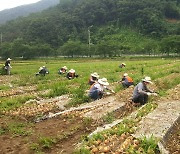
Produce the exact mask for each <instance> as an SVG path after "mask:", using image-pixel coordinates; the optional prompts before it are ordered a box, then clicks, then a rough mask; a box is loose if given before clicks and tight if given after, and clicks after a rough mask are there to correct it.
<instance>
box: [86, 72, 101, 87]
mask: <svg viewBox="0 0 180 154" xmlns="http://www.w3.org/2000/svg"><path fill="white" fill-rule="evenodd" d="M98 79H99V74H98V73H96V72H94V73H92V74H91V76H90V78H89V80H88V84H89V85H93V84H94V83H95V82H97V81H98Z"/></svg>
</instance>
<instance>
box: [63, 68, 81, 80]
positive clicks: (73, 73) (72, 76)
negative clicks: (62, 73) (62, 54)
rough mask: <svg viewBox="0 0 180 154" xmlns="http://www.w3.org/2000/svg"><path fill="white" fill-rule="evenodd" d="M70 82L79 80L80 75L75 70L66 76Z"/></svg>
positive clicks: (71, 70)
mask: <svg viewBox="0 0 180 154" xmlns="http://www.w3.org/2000/svg"><path fill="white" fill-rule="evenodd" d="M66 77H67V78H68V79H69V80H71V79H74V78H77V77H78V75H77V74H76V71H75V70H74V69H70V70H69V72H68V73H67V76H66Z"/></svg>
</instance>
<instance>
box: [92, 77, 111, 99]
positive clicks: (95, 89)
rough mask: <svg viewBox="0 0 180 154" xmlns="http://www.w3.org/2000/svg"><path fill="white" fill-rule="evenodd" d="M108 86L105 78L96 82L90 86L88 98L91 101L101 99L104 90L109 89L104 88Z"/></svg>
mask: <svg viewBox="0 0 180 154" xmlns="http://www.w3.org/2000/svg"><path fill="white" fill-rule="evenodd" d="M108 85H109V83H108V81H107V79H106V78H102V79H98V81H97V82H96V83H94V84H93V85H92V86H91V88H90V90H89V96H90V97H91V98H92V99H93V100H97V99H101V98H102V96H103V94H104V91H105V89H107V90H110V89H109V88H107V87H106V86H108ZM111 92H112V93H114V91H113V90H111Z"/></svg>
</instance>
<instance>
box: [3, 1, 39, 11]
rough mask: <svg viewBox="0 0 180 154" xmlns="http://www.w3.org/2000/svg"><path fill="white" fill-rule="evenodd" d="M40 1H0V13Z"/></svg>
mask: <svg viewBox="0 0 180 154" xmlns="http://www.w3.org/2000/svg"><path fill="white" fill-rule="evenodd" d="M38 1H40V0H0V11H2V10H5V9H9V8H13V7H17V6H20V5H25V4H31V3H36V2H38Z"/></svg>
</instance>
